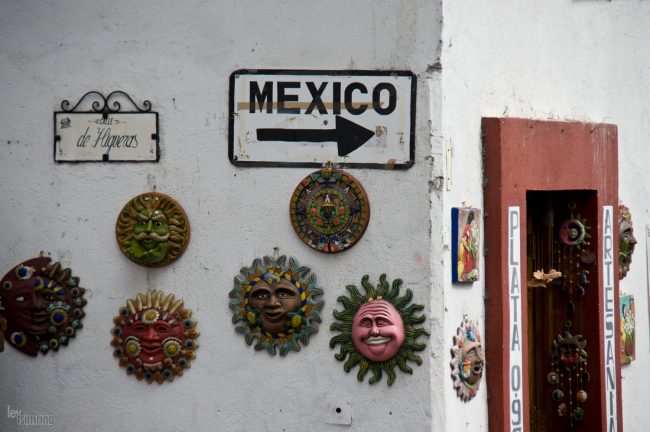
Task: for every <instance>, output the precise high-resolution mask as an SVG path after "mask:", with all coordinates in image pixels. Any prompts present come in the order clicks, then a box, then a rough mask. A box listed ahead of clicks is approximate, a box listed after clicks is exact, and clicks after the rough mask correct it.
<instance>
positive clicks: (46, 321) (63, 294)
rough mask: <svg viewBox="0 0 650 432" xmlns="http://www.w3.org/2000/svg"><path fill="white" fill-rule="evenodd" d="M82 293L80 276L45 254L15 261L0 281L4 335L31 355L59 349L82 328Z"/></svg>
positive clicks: (10, 342)
mask: <svg viewBox="0 0 650 432" xmlns="http://www.w3.org/2000/svg"><path fill="white" fill-rule="evenodd" d="M84 293H85V289H83V288H81V287H80V286H79V278H78V277H74V276H72V272H71V271H70V269H68V268H66V269H63V268H61V264H60V263H58V262H56V263H54V264H51V259H50V258H48V257H39V258H32V259H30V260H27V261H24V262H22V263H21V264H18V265H17V266H16V267H14V268H13V269H11V270H10V271H9V273H7V274H6V275H5V276H4V277H3V278H2V281H0V304H2V306H3V307H4V310H3V311H2V312H1V313H2V315H3V317H2V318H5V319H6V321H7V329H6V330H5V332H4V335H5V338H6V339H7V341H8V342H9V344H11V345H13V346H14V347H15V348H17V349H18V350H20V351H22V352H24V353H25V354H28V355H31V356H35V355H36V354H37V353H38V352H39V351H40V352H42V353H43V354H45V353H47V352H48V351H50V350H54V351H58V349H59V347H60V346H61V345H67V344H68V342H69V341H70V339H71V338H73V337H74V336H75V334H76V333H77V331H78V330H79V329H80V328H81V320H82V318H83V317H84V316H85V314H84V312H83V307H84V305H85V304H86V300H85V299H84V298H83V295H84Z"/></svg>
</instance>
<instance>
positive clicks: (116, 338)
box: [111, 291, 199, 384]
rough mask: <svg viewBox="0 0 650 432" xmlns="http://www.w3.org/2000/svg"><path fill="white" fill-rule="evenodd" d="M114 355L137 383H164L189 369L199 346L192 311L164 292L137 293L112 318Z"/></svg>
mask: <svg viewBox="0 0 650 432" xmlns="http://www.w3.org/2000/svg"><path fill="white" fill-rule="evenodd" d="M113 322H114V323H115V327H113V330H112V334H113V340H112V342H111V345H113V346H114V347H115V351H114V352H113V354H114V355H115V357H117V358H118V359H119V361H120V366H122V367H125V368H126V373H127V374H129V375H130V374H135V376H136V378H138V380H141V379H143V378H144V379H145V380H147V382H149V383H151V382H153V381H156V382H157V383H159V384H162V383H163V382H164V381H165V380H167V381H173V380H174V377H176V376H177V375H182V374H183V370H184V369H187V368H189V367H190V362H191V361H192V360H193V359H194V358H195V357H196V354H195V350H196V349H197V348H198V346H199V344H198V342H196V339H197V338H198V336H199V332H198V331H197V330H196V321H195V320H193V319H192V311H191V310H189V309H184V308H183V300H177V299H175V298H174V295H173V294H169V295H167V296H165V295H164V294H163V293H162V292H161V291H148V292H147V294H144V295H143V294H138V295H137V296H136V297H135V299H129V300H127V301H126V307H123V308H121V309H120V314H119V315H118V316H116V317H115V318H114V319H113Z"/></svg>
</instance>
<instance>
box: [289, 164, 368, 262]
mask: <svg viewBox="0 0 650 432" xmlns="http://www.w3.org/2000/svg"><path fill="white" fill-rule="evenodd" d="M289 214H290V216H291V225H293V229H294V230H295V231H296V234H298V236H299V237H300V239H301V240H302V241H303V242H304V243H305V244H307V245H308V246H309V247H311V248H313V249H315V250H317V251H320V252H325V253H336V252H341V251H344V250H346V249H348V248H350V247H352V246H354V244H355V243H356V242H358V241H359V239H360V238H361V236H362V235H363V233H364V232H365V231H366V227H367V226H368V222H369V220H370V204H369V202H368V196H367V195H366V191H365V190H364V189H363V186H361V184H360V183H359V182H358V181H357V180H356V179H355V178H354V177H352V176H351V175H350V174H348V173H347V172H345V171H342V170H335V169H332V167H331V166H328V167H327V168H325V169H322V170H318V171H314V172H313V173H311V174H310V175H308V176H307V177H305V178H304V179H303V180H302V181H301V182H300V184H299V185H298V186H297V187H296V190H295V191H294V193H293V196H292V197H291V204H290V206H289Z"/></svg>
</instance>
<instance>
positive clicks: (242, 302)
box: [229, 248, 323, 356]
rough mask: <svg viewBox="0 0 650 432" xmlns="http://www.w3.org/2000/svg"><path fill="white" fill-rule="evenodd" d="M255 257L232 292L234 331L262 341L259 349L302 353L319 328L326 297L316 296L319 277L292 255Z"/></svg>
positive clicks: (272, 351)
mask: <svg viewBox="0 0 650 432" xmlns="http://www.w3.org/2000/svg"><path fill="white" fill-rule="evenodd" d="M277 255H278V249H277V248H276V250H275V254H274V257H270V256H265V257H264V258H263V259H260V258H256V259H255V260H253V263H252V264H251V266H250V267H243V268H242V269H241V270H240V273H239V275H237V276H236V277H235V284H234V287H233V289H232V290H231V291H230V294H229V295H230V309H231V310H232V312H233V316H232V322H233V324H235V325H236V327H235V330H236V331H237V332H238V333H241V334H243V335H244V338H245V339H246V343H247V344H249V345H251V344H252V343H253V341H254V340H256V339H257V343H256V344H255V346H254V348H255V350H256V351H260V350H266V351H268V353H269V354H272V355H275V353H276V348H279V349H280V355H281V356H286V355H287V354H288V353H289V351H300V343H302V344H303V345H307V344H308V343H309V338H310V336H311V335H313V334H314V333H316V332H317V331H318V325H319V324H320V321H321V319H320V311H321V310H322V309H323V301H322V300H317V299H316V297H318V296H321V295H322V294H323V290H321V289H320V288H317V287H316V275H314V274H313V273H310V269H309V267H304V266H301V265H300V264H299V263H298V261H297V260H296V259H295V258H293V257H291V258H289V263H288V264H287V257H286V256H284V255H282V256H279V257H278V256H277Z"/></svg>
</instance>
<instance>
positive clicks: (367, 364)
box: [330, 274, 429, 386]
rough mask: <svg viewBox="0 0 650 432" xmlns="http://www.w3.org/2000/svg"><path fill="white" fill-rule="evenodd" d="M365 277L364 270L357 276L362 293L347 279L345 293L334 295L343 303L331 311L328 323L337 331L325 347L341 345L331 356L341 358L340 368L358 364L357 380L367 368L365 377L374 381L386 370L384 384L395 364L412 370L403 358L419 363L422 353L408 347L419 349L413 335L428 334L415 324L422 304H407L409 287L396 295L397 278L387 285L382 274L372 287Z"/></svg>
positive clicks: (420, 318) (390, 380) (392, 376)
mask: <svg viewBox="0 0 650 432" xmlns="http://www.w3.org/2000/svg"><path fill="white" fill-rule="evenodd" d="M368 279H369V277H368V275H365V276H363V278H362V280H361V286H362V287H363V288H364V290H365V294H361V293H360V292H359V290H358V289H357V287H356V286H354V285H348V286H347V287H346V289H347V290H348V292H349V293H350V296H349V297H346V296H340V297H339V298H338V299H337V300H338V301H339V302H340V303H342V304H343V307H344V309H343V310H342V311H337V310H335V311H334V317H335V318H336V319H337V320H338V322H335V323H333V324H332V325H331V326H330V329H331V330H333V331H339V332H341V334H340V335H338V336H335V337H333V338H332V339H331V340H330V348H334V347H335V346H336V345H338V344H340V345H341V347H340V351H339V353H338V354H335V355H334V357H335V358H336V359H337V360H339V361H344V360H345V363H344V364H343V369H344V370H345V371H346V372H350V370H351V369H352V368H353V367H354V366H356V365H359V372H358V374H357V379H358V380H359V381H363V379H364V377H365V375H366V373H367V372H368V371H369V370H370V371H372V373H373V376H372V377H371V378H370V379H369V380H368V382H369V383H370V384H374V383H376V382H378V381H379V380H380V379H381V377H382V373H383V372H386V375H388V385H389V386H390V385H392V384H393V383H394V382H395V378H396V375H395V371H394V367H395V366H397V367H398V368H399V370H401V371H402V372H405V373H408V374H412V373H413V369H412V368H411V367H410V366H409V365H407V364H406V362H407V361H412V362H415V363H416V364H418V365H420V364H422V358H421V357H420V356H418V355H416V354H415V353H414V352H415V351H423V350H424V348H425V346H426V345H425V344H424V343H419V342H417V339H418V338H419V337H420V336H428V335H429V333H428V332H427V331H426V330H425V329H423V328H416V327H415V326H416V325H417V324H421V323H423V322H424V319H425V318H424V315H419V316H418V315H416V312H418V311H421V310H422V309H424V306H423V305H419V304H411V299H412V298H413V293H412V292H411V290H409V289H407V290H406V293H405V294H404V295H403V296H402V297H399V291H400V286H401V285H402V280H401V279H395V280H394V281H393V283H392V285H390V284H389V283H388V281H387V280H386V275H385V274H383V275H381V276H380V277H379V284H378V285H377V286H376V287H374V286H373V285H372V284H370V282H368ZM346 359H347V360H346Z"/></svg>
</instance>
